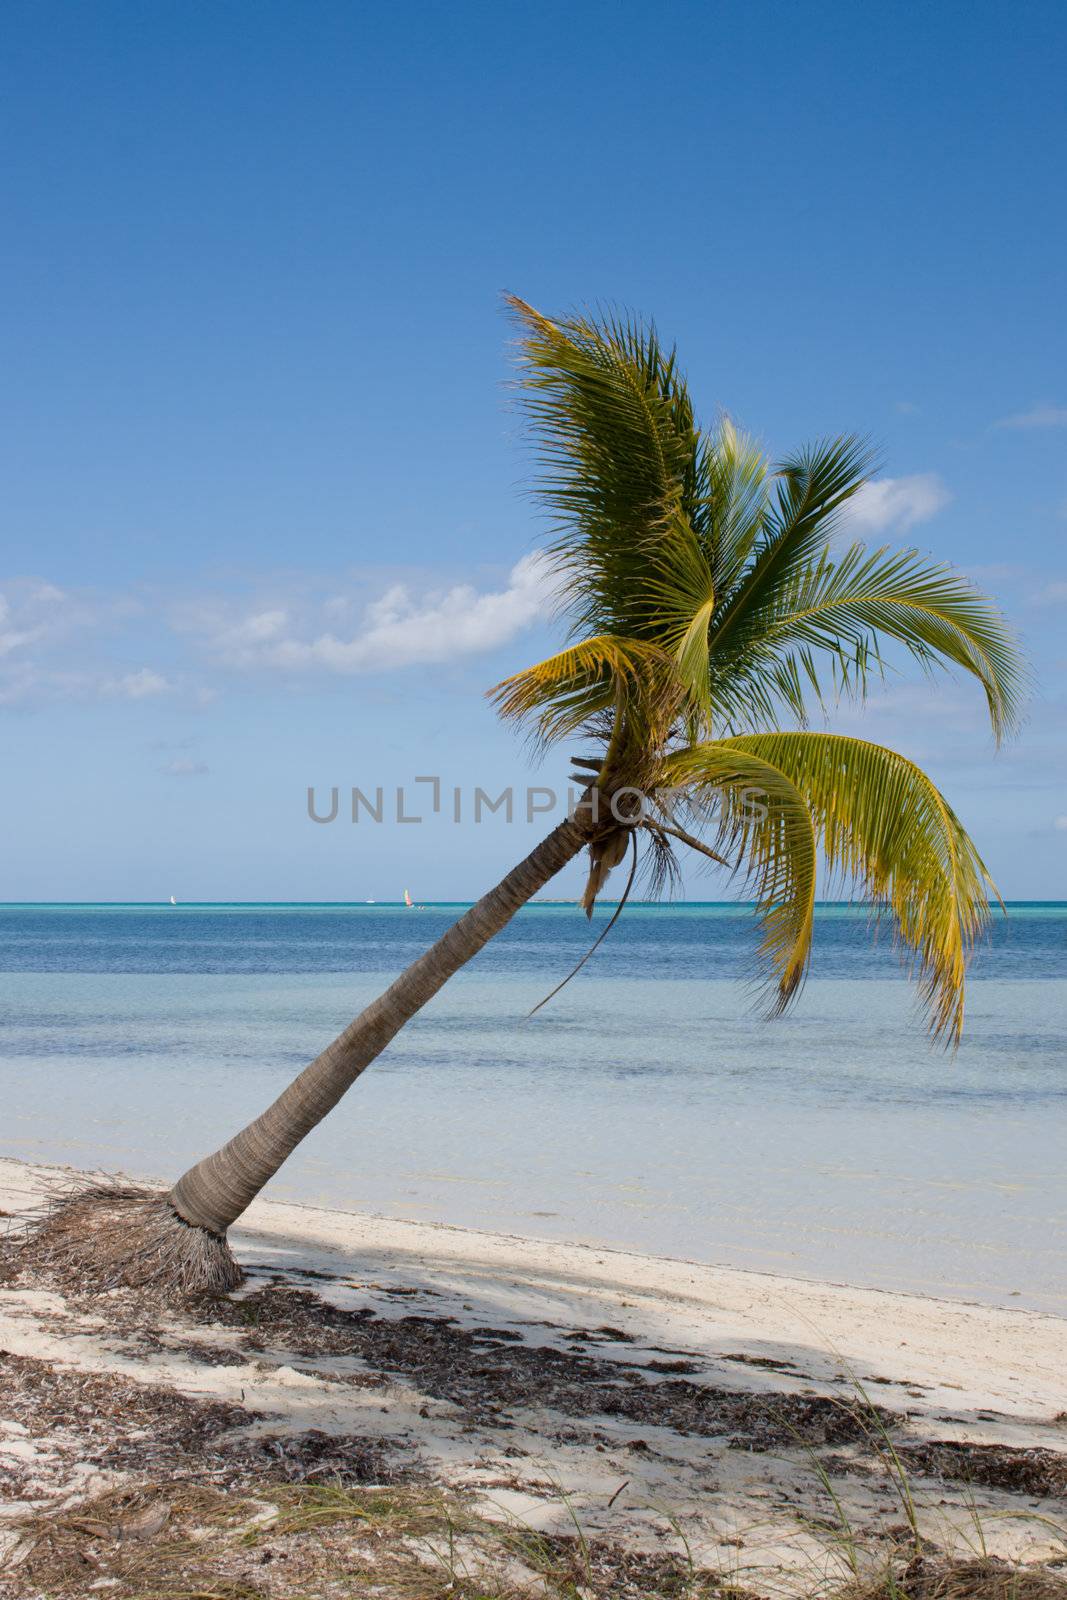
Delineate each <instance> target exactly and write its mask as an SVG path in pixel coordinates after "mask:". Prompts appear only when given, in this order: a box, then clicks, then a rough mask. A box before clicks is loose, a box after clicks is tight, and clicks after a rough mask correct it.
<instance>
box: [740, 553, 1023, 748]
mask: <svg viewBox="0 0 1067 1600" xmlns="http://www.w3.org/2000/svg"><path fill="white" fill-rule="evenodd" d="M890 639H891V640H894V641H896V642H898V643H900V644H902V645H903V646H904V649H905V650H906V651H908V652H909V653H910V654H911V655H912V656H913V657H914V658H915V659H916V660H918V661H919V662H920V663H921V664H922V665H923V666H924V667H926V668H934V667H944V668H949V669H951V668H953V667H955V668H957V669H960V670H962V671H965V672H967V673H969V674H971V675H972V676H974V677H976V678H977V679H978V681H979V682H980V683H981V685H982V688H983V690H984V692H985V696H986V703H987V705H988V708H989V715H990V720H991V723H992V726H993V731H994V735H995V736H996V738H997V739H998V740H999V739H1000V738H1002V737H1003V736H1004V734H1005V733H1007V732H1010V731H1011V730H1012V729H1013V728H1014V727H1015V726H1016V725H1017V723H1018V718H1019V713H1020V706H1021V703H1022V698H1023V692H1024V689H1025V686H1026V674H1025V669H1024V667H1023V663H1022V659H1021V656H1020V653H1019V650H1018V646H1017V643H1016V640H1015V638H1014V635H1013V633H1012V631H1011V629H1010V628H1009V627H1008V625H1007V623H1006V622H1005V620H1004V618H1003V616H1002V615H1001V613H1000V611H999V609H998V608H997V607H996V606H995V605H994V604H993V602H992V601H991V600H989V599H988V598H987V597H986V596H985V595H983V594H982V593H980V591H979V590H977V589H976V588H975V587H974V586H973V585H972V584H971V583H970V582H969V581H968V580H967V579H966V578H964V577H963V576H962V575H961V574H960V573H958V572H956V571H954V570H953V569H952V568H951V567H948V566H946V565H943V564H934V563H931V562H929V561H927V560H925V559H923V557H921V556H920V555H919V553H918V552H917V551H915V550H902V551H890V550H888V549H887V548H885V547H883V548H881V549H878V550H874V551H869V550H868V549H867V548H866V546H864V545H862V544H859V543H857V544H853V545H851V546H850V547H849V548H848V549H847V550H846V551H845V552H844V553H843V555H842V556H841V557H840V558H838V559H836V560H835V559H832V558H831V557H830V556H829V555H828V554H825V553H824V555H823V556H822V558H821V559H820V560H818V561H816V562H813V563H811V564H810V565H809V566H807V567H806V568H803V569H801V570H800V571H799V572H797V573H795V574H794V575H793V577H792V578H791V580H790V581H789V583H788V584H786V585H783V586H782V588H781V589H780V590H779V591H778V592H777V593H776V594H775V596H774V598H773V601H772V603H771V604H769V605H768V606H766V607H765V608H764V609H763V610H762V611H757V612H756V613H754V614H753V615H750V616H749V617H748V618H747V619H746V621H745V624H744V625H743V626H742V627H741V628H740V630H739V632H738V635H737V638H736V640H735V644H737V645H739V646H740V647H741V648H740V651H739V653H738V654H736V655H735V657H734V666H735V671H736V672H737V674H738V675H739V677H740V679H741V681H742V683H744V684H746V685H747V684H748V682H750V680H751V678H752V677H753V675H755V674H757V673H760V672H768V671H771V670H772V667H773V668H777V669H778V670H780V669H781V667H782V664H783V663H788V662H790V661H794V660H795V661H797V662H798V663H801V664H803V666H804V668H805V677H806V680H807V687H808V688H809V689H811V690H812V691H813V692H814V694H815V695H816V697H817V698H822V697H823V695H824V692H825V686H824V685H823V684H822V682H821V681H820V678H819V674H818V672H817V669H816V665H815V658H814V656H813V654H812V653H813V652H817V653H818V655H819V656H820V657H821V658H822V659H823V660H827V659H828V660H829V664H830V684H831V688H832V690H833V693H834V694H835V695H841V694H852V693H858V694H863V693H864V692H865V691H866V688H867V684H868V679H869V677H870V675H871V672H872V671H874V672H876V673H877V674H878V675H879V676H883V675H884V662H885V656H884V642H885V641H886V640H890ZM716 670H717V673H718V675H719V681H720V692H721V693H722V694H723V697H724V698H725V690H726V687H727V684H728V680H729V678H730V676H731V673H730V662H729V661H728V660H726V659H722V660H720V659H718V658H717V660H716ZM798 688H799V685H798ZM802 697H803V696H802V694H801V696H800V698H802ZM791 709H793V708H792V707H791Z"/></svg>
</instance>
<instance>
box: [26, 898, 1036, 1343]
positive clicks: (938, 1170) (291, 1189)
mask: <svg viewBox="0 0 1067 1600" xmlns="http://www.w3.org/2000/svg"><path fill="white" fill-rule="evenodd" d="M463 909H464V908H463V907H462V906H458V905H448V906H445V905H431V906H426V907H416V908H413V909H410V910H409V909H407V908H405V907H403V906H391V905H366V906H363V905H359V906H338V905H269V906H268V905H229V906H214V905H213V906H179V907H176V908H175V907H170V906H144V905H122V906H118V905H116V906H84V905H70V906H6V907H0V1107H2V1108H3V1114H2V1118H0V1128H2V1131H0V1153H2V1154H5V1155H13V1156H17V1157H20V1158H22V1159H25V1160H31V1161H46V1162H64V1163H69V1164H71V1165H73V1166H77V1167H101V1168H105V1169H108V1170H117V1169H122V1170H124V1171H126V1172H129V1173H133V1174H138V1175H149V1176H159V1177H173V1176H176V1175H177V1174H178V1173H179V1172H180V1171H181V1170H182V1169H183V1168H184V1167H185V1166H186V1165H188V1164H189V1163H190V1162H191V1161H193V1160H195V1159H196V1158H197V1157H198V1156H201V1155H204V1154H206V1153H207V1151H208V1150H210V1149H212V1148H214V1147H215V1146H216V1145H217V1144H219V1143H220V1142H221V1141H222V1140H223V1139H225V1138H227V1137H228V1136H229V1135H230V1134H231V1133H233V1132H234V1131H235V1130H236V1129H237V1128H238V1127H239V1126H240V1125H241V1124H242V1123H243V1122H245V1121H246V1120H247V1119H248V1118H249V1117H251V1116H253V1115H255V1113H256V1112H258V1111H260V1110H261V1109H262V1108H263V1107H264V1106H265V1105H266V1104H267V1103H268V1101H269V1100H270V1099H271V1098H272V1097H273V1096H274V1095H275V1094H277V1093H278V1091H279V1090H280V1089H281V1088H282V1087H283V1086H284V1085H285V1083H286V1082H287V1081H288V1079H289V1078H290V1077H291V1076H292V1075H293V1074H294V1073H295V1072H297V1071H299V1069H300V1068H301V1067H302V1066H303V1065H305V1063H306V1062H307V1061H309V1060H310V1059H311V1058H312V1057H313V1056H314V1055H316V1054H317V1053H318V1051H319V1050H321V1049H322V1047H323V1046H324V1045H325V1044H327V1043H328V1042H329V1040H330V1038H331V1037H332V1036H333V1035H334V1034H335V1033H336V1032H337V1031H338V1030H339V1029H340V1028H341V1027H343V1026H344V1025H345V1024H346V1023H347V1022H348V1021H349V1020H350V1019H351V1017H352V1016H354V1015H355V1014H356V1013H357V1012H358V1011H359V1010H360V1009H361V1007H362V1006H363V1005H364V1004H365V1003H366V1002H367V1001H368V1000H370V999H372V998H373V997H374V996H375V995H376V994H377V993H378V992H379V991H380V990H381V989H382V988H383V987H384V986H385V984H386V983H387V982H388V981H390V980H391V979H392V977H394V976H395V975H396V974H397V973H398V972H400V971H401V970H402V969H403V967H404V966H405V965H406V964H407V963H408V962H409V961H411V960H412V959H413V958H414V957H415V956H416V955H418V954H419V953H420V952H421V951H422V950H423V949H425V948H426V946H427V945H428V944H429V943H430V942H431V941H432V940H433V939H434V938H436V937H437V935H438V934H440V933H441V932H442V931H443V930H444V928H445V927H447V925H448V924H449V922H450V921H452V920H453V919H454V918H455V917H456V916H457V915H458V914H459V913H460V912H461V911H462V910H463ZM607 914H610V908H608V910H607V911H600V912H598V917H597V918H596V919H595V920H594V923H593V925H592V927H593V931H592V933H591V932H590V927H589V924H587V923H586V921H585V919H584V917H582V916H581V915H580V913H579V912H578V911H577V910H576V908H575V907H573V906H570V905H536V906H532V907H529V908H527V909H526V910H525V911H523V912H521V913H520V914H519V916H518V917H517V918H516V919H515V921H514V922H513V923H512V925H511V927H510V928H508V929H507V930H506V932H505V933H504V934H502V935H501V936H500V937H499V938H498V939H496V940H494V941H493V943H492V944H490V945H489V946H488V947H487V948H486V950H485V951H483V952H482V954H481V955H480V956H479V957H478V958H477V959H476V960H475V961H474V962H472V963H471V965H470V967H469V968H468V969H467V970H466V971H464V972H463V973H461V974H460V975H458V976H457V977H456V978H455V979H453V980H452V982H451V983H450V984H449V985H447V987H446V988H445V990H444V991H443V992H442V994H441V995H439V996H438V998H437V999H436V1000H435V1001H434V1002H433V1003H432V1004H431V1005H430V1006H429V1007H428V1008H427V1009H426V1011H425V1012H424V1013H423V1014H422V1015H421V1016H419V1017H418V1018H416V1019H415V1021H414V1022H412V1023H411V1024H410V1025H409V1026H408V1027H407V1029H405V1030H404V1032H403V1033H402V1034H401V1035H400V1036H399V1038H397V1039H396V1040H395V1041H394V1043H393V1044H392V1045H391V1046H390V1047H389V1049H388V1050H387V1051H386V1052H385V1054H384V1055H383V1056H382V1057H381V1058H380V1059H379V1060H378V1061H377V1062H376V1063H375V1064H374V1065H373V1066H372V1067H371V1068H370V1070H369V1071H368V1072H367V1073H366V1074H365V1075H364V1077H363V1078H362V1079H361V1080H360V1081H359V1083H358V1084H357V1085H356V1087H355V1088H354V1089H353V1090H352V1091H351V1093H350V1094H349V1095H348V1096H347V1098H346V1099H345V1101H344V1102H342V1104H341V1105H340V1106H339V1107H338V1108H337V1110H335V1111H334V1113H333V1114H332V1116H331V1117H330V1118H328V1119H327V1121H326V1123H325V1124H324V1125H323V1126H322V1127H321V1128H319V1129H318V1130H317V1131H316V1132H315V1133H314V1134H313V1135H312V1136H311V1137H310V1138H309V1139H308V1140H307V1141H306V1143H305V1144H304V1145H303V1146H302V1147H301V1148H300V1149H299V1150H298V1151H297V1152H296V1154H295V1155H294V1156H293V1157H292V1158H291V1159H290V1161H289V1162H288V1164H287V1165H286V1166H285V1168H283V1170H282V1172H281V1173H280V1174H279V1175H278V1177H277V1178H276V1179H275V1181H274V1183H273V1185H272V1186H271V1189H270V1193H271V1194H273V1195H274V1196H275V1197H277V1198H280V1199H290V1200H300V1201H306V1202H310V1203H314V1204H321V1205H330V1206H341V1207H345V1208H348V1209H351V1210H355V1211H369V1212H375V1213H379V1214H382V1215H389V1216H397V1217H414V1218H419V1219H423V1220H432V1221H438V1222H443V1223H451V1224H457V1225H460V1226H464V1227H473V1228H483V1229H490V1230H494V1231H502V1232H509V1233H517V1234H525V1235H533V1236H539V1237H544V1238H552V1239H571V1240H583V1241H587V1242H593V1243H596V1244H599V1245H604V1246H606V1247H609V1248H624V1249H632V1250H638V1251H645V1252H649V1253H653V1254H658V1255H669V1256H675V1257H681V1258H685V1259H692V1260H698V1261H704V1262H714V1263H726V1264H730V1265H733V1266H738V1267H743V1268H752V1269H757V1270H761V1271H771V1272H782V1273H791V1274H795V1275H799V1276H803V1277H814V1278H822V1279H831V1280H835V1281H839V1282H847V1283H855V1284H866V1285H872V1286H875V1287H887V1288H896V1289H904V1290H912V1291H915V1292H919V1293H924V1294H944V1295H949V1296H952V1297H955V1298H964V1299H974V1300H982V1301H987V1302H993V1303H998V1304H1004V1305H1009V1306H1020V1307H1026V1308H1028V1309H1037V1310H1046V1311H1052V1312H1056V1313H1059V1314H1061V1315H1067V1160H1065V1154H1064V1153H1065V1150H1067V1137H1065V1135H1067V905H1065V904H1050V903H1038V904H1016V905H1012V906H1010V907H1009V908H1008V915H1007V917H1002V916H1000V915H999V914H998V915H997V916H996V918H995V919H994V922H993V926H992V929H991V932H990V935H989V937H988V939H987V941H986V943H985V944H984V946H983V947H982V948H981V949H980V951H979V952H978V953H977V955H976V957H975V960H974V963H973V967H972V974H971V982H970V986H969V994H968V1013H967V1027H966V1034H965V1039H964V1043H963V1045H962V1047H961V1048H960V1050H959V1052H958V1053H957V1054H955V1055H953V1054H946V1053H945V1052H944V1051H943V1050H941V1049H937V1048H931V1046H930V1045H929V1043H928V1042H927V1039H926V1035H925V1030H924V1027H923V1022H922V1018H921V1016H920V1015H919V1014H918V1012H917V1009H916V1005H915V997H914V991H913V989H912V988H911V986H910V985H909V984H908V983H907V982H906V981H905V979H904V978H903V977H902V975H901V970H900V966H899V962H898V959H897V957H896V955H895V953H894V951H893V947H892V939H891V937H890V934H889V931H888V929H883V930H882V931H881V932H880V934H879V935H878V936H877V937H872V936H871V933H870V931H869V929H868V925H867V918H866V915H865V913H864V912H863V911H862V910H860V909H857V908H852V907H846V906H836V905H828V906H824V907H822V908H820V911H819V913H818V917H817V925H816V939H815V955H814V962H813V968H812V975H811V977H810V978H809V980H808V983H807V985H806V987H805V990H804V992H803V994H802V996H801V998H800V1001H799V1003H798V1005H797V1006H796V1007H795V1009H794V1010H793V1011H792V1012H791V1013H790V1014H789V1015H788V1016H787V1017H785V1018H783V1019H779V1020H777V1021H773V1022H767V1021H764V1020H762V1019H761V1017H760V1015H759V1012H758V1010H757V1009H754V1006H755V1003H756V997H755V996H754V994H753V991H752V986H751V982H750V969H751V958H752V954H753V951H754V949H755V944H756V933H755V928H754V924H753V921H752V917H751V914H750V913H749V912H748V910H747V909H746V908H744V907H739V906H736V905H717V904H716V905H701V904H693V903H686V904H675V905H656V906H650V905H631V906H628V907H627V908H626V910H625V911H624V913H623V915H622V918H621V919H620V921H619V923H618V924H617V925H616V927H615V928H614V929H613V930H612V932H611V933H610V934H609V936H608V938H607V940H606V941H605V943H604V944H603V945H602V946H601V947H600V949H599V950H598V951H597V952H596V954H595V955H594V956H593V957H592V959H591V960H590V962H589V963H588V964H587V966H586V967H585V968H584V969H583V971H582V972H581V974H580V975H579V976H578V977H577V978H576V979H575V980H574V981H573V982H572V983H571V984H569V985H568V986H567V988H566V989H564V990H563V992H562V993H561V994H560V995H558V996H557V997H556V998H555V999H554V1000H553V1001H552V1003H551V1004H550V1005H549V1006H548V1007H546V1008H545V1010H543V1011H541V1012H539V1013H538V1015H537V1016H536V1017H535V1018H534V1019H533V1020H532V1021H529V1022H525V1021H524V1018H525V1017H526V1015H527V1013H528V1012H529V1011H530V1009H531V1007H532V1006H534V1005H535V1004H536V1003H537V1001H538V1000H540V999H541V998H542V997H543V995H544V994H545V993H547V991H548V990H549V989H551V988H552V986H553V985H554V984H555V983H556V982H557V981H558V980H559V979H560V978H561V977H563V976H564V975H565V973H566V972H567V971H568V970H569V968H570V967H571V966H572V965H573V963H574V962H575V961H576V960H577V959H578V958H579V956H580V955H582V954H583V953H584V951H585V949H586V948H587V947H588V944H589V942H590V940H591V938H592V937H593V936H595V933H596V932H597V931H598V930H599V929H600V928H601V927H602V926H603V920H604V917H605V916H606V915H607Z"/></svg>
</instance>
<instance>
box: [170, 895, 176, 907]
mask: <svg viewBox="0 0 1067 1600" xmlns="http://www.w3.org/2000/svg"><path fill="white" fill-rule="evenodd" d="M170 903H171V905H172V906H176V905H177V904H178V902H177V900H175V898H174V896H173V895H171V897H170Z"/></svg>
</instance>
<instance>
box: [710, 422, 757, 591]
mask: <svg viewBox="0 0 1067 1600" xmlns="http://www.w3.org/2000/svg"><path fill="white" fill-rule="evenodd" d="M701 479H702V484H703V491H704V492H703V494H702V496H701V499H700V503H699V505H698V507H697V509H696V512H695V514H694V517H693V521H694V524H695V526H696V527H697V530H698V534H699V536H700V539H701V543H702V544H703V546H704V548H705V549H706V551H707V554H708V564H709V566H710V567H711V571H712V575H713V578H714V582H715V587H716V590H717V591H718V593H719V594H720V595H727V594H730V593H731V592H732V591H733V589H734V586H735V584H736V583H737V580H738V578H739V576H740V574H741V571H742V569H743V567H744V565H745V562H746V561H747V560H748V557H749V554H750V553H751V551H752V548H753V546H754V545H755V544H756V542H757V540H758V539H759V538H760V537H761V535H762V534H763V532H764V530H765V528H766V523H767V515H768V512H769V510H770V503H771V502H770V487H771V472H770V466H769V463H768V461H767V457H766V456H765V455H764V453H763V451H762V450H761V449H760V448H759V446H758V445H757V444H756V443H755V441H754V440H752V439H749V438H748V437H747V436H746V435H745V434H742V433H738V431H737V429H736V428H735V427H734V425H733V423H732V422H731V421H730V419H729V417H723V418H722V419H721V420H720V422H719V426H718V428H717V429H716V430H715V432H714V433H709V434H707V435H706V436H705V437H704V439H703V440H702V444H701Z"/></svg>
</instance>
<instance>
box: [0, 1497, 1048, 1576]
mask: <svg viewBox="0 0 1067 1600" xmlns="http://www.w3.org/2000/svg"><path fill="white" fill-rule="evenodd" d="M19 1533H20V1536H21V1544H20V1546H19V1549H18V1551H17V1564H15V1565H13V1566H10V1567H9V1568H8V1569H6V1571H5V1572H3V1573H0V1596H3V1597H4V1600H28V1597H29V1596H31V1595H32V1596H33V1597H34V1600H37V1597H39V1600H82V1597H88V1596H91V1595H94V1594H100V1593H106V1594H107V1595H108V1596H112V1597H113V1600H312V1597H314V1600H333V1597H334V1596H336V1597H338V1600H340V1597H352V1596H361V1597H371V1596H374V1597H380V1600H533V1597H538V1600H759V1597H758V1595H757V1594H756V1593H755V1591H753V1590H751V1589H747V1588H742V1587H740V1586H738V1585H736V1584H734V1583H733V1582H732V1581H731V1580H730V1578H729V1576H728V1575H721V1574H719V1575H716V1574H713V1573H711V1572H708V1571H701V1570H699V1569H697V1568H696V1567H695V1566H694V1565H693V1564H692V1562H691V1561H690V1560H689V1558H688V1556H687V1554H686V1552H685V1548H684V1541H682V1540H681V1539H680V1540H679V1541H678V1543H679V1546H680V1549H679V1553H677V1554H671V1553H647V1552H641V1551H634V1550H629V1549H624V1548H623V1547H621V1546H617V1545H613V1544H611V1543H608V1542H606V1541H604V1540H597V1539H592V1538H587V1537H586V1536H585V1535H584V1534H583V1532H582V1529H581V1527H580V1525H579V1524H578V1523H577V1522H576V1523H575V1533H574V1535H573V1536H572V1537H569V1538H561V1537H558V1536H555V1537H549V1536H547V1535H544V1534H541V1533H537V1532H535V1531H533V1530H532V1529H530V1528H527V1527H525V1526H523V1525H522V1524H520V1523H518V1522H516V1521H490V1520H488V1519H487V1518H486V1517H484V1516H482V1515H480V1514H479V1513H478V1512H477V1511H476V1510H474V1508H473V1506H472V1503H471V1501H470V1500H469V1499H468V1498H466V1497H464V1496H462V1495H460V1494H457V1493H452V1492H447V1493H446V1492H444V1491H434V1490H431V1489H427V1488H425V1487H412V1486H404V1487H389V1486H363V1487H359V1488H345V1487H341V1486H339V1485H335V1484H319V1485H313V1484H305V1485H301V1486H296V1487H288V1486H284V1485H278V1484H276V1483H264V1484H262V1485H261V1486H258V1487H257V1489H256V1492H255V1493H248V1494H245V1495H242V1496H239V1497H238V1496H234V1495H227V1494H224V1493H222V1492H220V1491H219V1490H216V1489H211V1488H205V1487H197V1486H195V1485H190V1484H188V1483H182V1484H175V1483H170V1484H167V1483H159V1484H144V1485H142V1486H141V1487H139V1488H137V1489H129V1490H116V1491H113V1492H111V1493H109V1494H106V1495H102V1496H99V1497H98V1498H96V1499H94V1500H90V1501H87V1502H85V1503H83V1504H81V1505H79V1506H77V1507H76V1508H74V1509H67V1510H60V1511H51V1512H47V1513H41V1514H37V1515H34V1516H30V1517H27V1518H26V1519H25V1521H24V1522H23V1523H22V1524H21V1525H20V1527H19ZM860 1565H861V1567H863V1568H864V1570H862V1571H861V1572H860V1573H859V1574H858V1575H854V1576H850V1577H849V1578H848V1579H847V1581H842V1580H841V1579H840V1578H838V1579H837V1580H834V1579H833V1578H831V1579H830V1580H826V1579H823V1580H822V1581H821V1582H819V1583H818V1584H815V1585H812V1587H811V1588H810V1590H809V1591H808V1592H807V1596H806V1600H1067V1577H1065V1576H1064V1574H1063V1572H1061V1571H1057V1570H1056V1569H1055V1568H1053V1567H1051V1566H1045V1565H1029V1566H1018V1565H1011V1564H1009V1563H1006V1562H1003V1561H998V1560H995V1559H993V1558H992V1557H988V1556H976V1557H974V1558H973V1559H968V1560H958V1559H957V1560H950V1559H948V1558H945V1557H941V1556H937V1555H930V1554H916V1553H915V1551H914V1548H913V1547H912V1546H904V1547H901V1548H899V1549H897V1550H894V1551H892V1552H891V1553H890V1555H889V1556H888V1557H887V1556H886V1555H885V1554H884V1552H883V1553H880V1554H879V1555H878V1556H877V1558H874V1557H873V1556H872V1558H871V1559H870V1561H869V1562H861V1563H860ZM802 1592H803V1591H802V1590H801V1589H799V1588H798V1589H797V1590H796V1593H797V1594H800V1593H802ZM779 1593H781V1590H780V1589H779Z"/></svg>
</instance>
